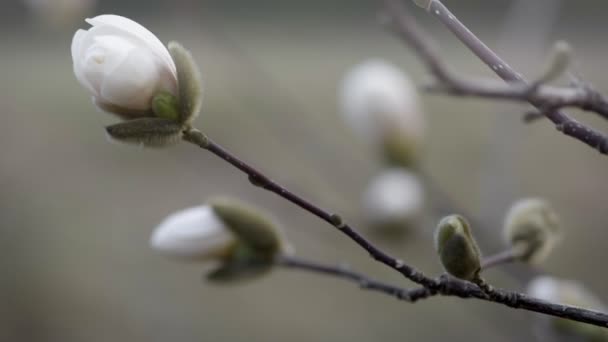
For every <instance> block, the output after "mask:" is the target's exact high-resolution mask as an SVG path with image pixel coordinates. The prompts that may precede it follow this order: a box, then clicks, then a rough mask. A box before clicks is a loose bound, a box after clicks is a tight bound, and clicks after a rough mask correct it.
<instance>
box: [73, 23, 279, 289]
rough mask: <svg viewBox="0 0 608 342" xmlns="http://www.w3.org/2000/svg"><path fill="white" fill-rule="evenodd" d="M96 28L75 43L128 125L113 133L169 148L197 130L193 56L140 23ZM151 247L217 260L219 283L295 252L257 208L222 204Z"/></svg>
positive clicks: (87, 75)
mask: <svg viewBox="0 0 608 342" xmlns="http://www.w3.org/2000/svg"><path fill="white" fill-rule="evenodd" d="M87 22H88V23H89V24H91V25H92V27H91V28H90V29H89V30H78V31H77V32H76V34H75V35H74V38H73V39H72V59H73V63H74V74H75V75H76V78H77V80H78V81H79V82H80V83H81V84H82V85H83V86H84V87H85V88H86V89H87V90H88V91H89V92H90V93H91V95H92V96H93V103H94V104H95V106H96V107H98V108H99V109H101V110H102V111H105V112H109V113H112V114H115V115H117V116H118V117H120V118H121V119H122V120H123V121H122V122H120V123H117V124H114V125H111V126H108V127H106V131H107V133H108V135H109V136H110V137H111V138H112V139H116V140H118V141H122V142H127V143H135V144H138V145H143V146H165V145H168V144H171V143H174V142H177V141H179V140H180V139H181V137H182V135H183V133H184V132H185V131H187V130H190V129H192V127H191V124H192V121H193V120H194V119H195V118H196V117H197V115H198V113H199V111H200V109H201V104H202V82H201V78H200V73H199V70H198V67H197V65H196V63H195V62H194V60H193V58H192V56H191V54H190V53H189V52H188V51H187V50H186V49H185V48H184V47H182V46H181V45H180V44H178V43H176V42H170V43H169V44H168V48H165V46H164V45H163V44H162V43H161V41H160V40H159V39H158V38H157V37H156V36H155V35H154V34H152V33H151V32H150V31H148V30H147V29H146V28H144V27H143V26H141V25H140V24H138V23H136V22H134V21H132V20H130V19H127V18H124V17H121V16H117V15H100V16H97V17H95V18H92V19H87ZM150 245H151V246H152V247H153V248H154V249H156V250H159V251H160V252H162V253H164V254H167V255H171V256H174V257H178V258H181V259H186V260H196V261H205V262H209V261H215V262H219V267H216V268H214V269H213V270H212V271H211V272H209V273H208V274H207V278H208V279H209V280H211V281H215V282H228V281H235V280H240V279H246V278H251V277H252V276H257V275H260V274H263V273H264V272H266V271H268V270H269V269H271V268H272V265H273V264H274V263H275V259H276V257H277V256H279V255H284V254H286V253H288V252H289V250H290V248H289V247H288V244H287V243H286V242H285V239H284V238H283V235H282V234H281V232H280V229H279V228H278V227H277V226H276V224H275V223H274V222H273V221H272V220H270V219H268V218H267V217H266V216H265V215H264V214H261V213H260V212H259V211H258V210H257V209H254V208H251V207H248V206H246V205H244V204H242V203H239V202H237V201H234V200H227V199H218V200H213V201H210V202H209V203H207V204H205V205H203V206H199V207H194V208H189V209H186V210H183V211H180V212H177V213H175V214H172V215H170V216H169V217H167V218H166V219H165V220H164V221H163V222H162V223H161V224H160V225H159V226H158V228H156V230H155V231H154V233H153V235H152V237H151V239H150Z"/></svg>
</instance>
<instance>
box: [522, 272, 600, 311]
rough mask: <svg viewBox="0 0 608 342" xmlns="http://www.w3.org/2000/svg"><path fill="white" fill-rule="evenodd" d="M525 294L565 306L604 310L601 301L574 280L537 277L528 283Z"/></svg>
mask: <svg viewBox="0 0 608 342" xmlns="http://www.w3.org/2000/svg"><path fill="white" fill-rule="evenodd" d="M527 293H528V294H529V295H530V296H532V297H536V298H538V299H542V300H545V301H548V302H554V303H560V304H565V305H575V306H579V307H584V308H590V309H596V310H605V309H606V307H605V306H604V304H603V303H602V301H601V300H600V299H599V298H597V297H596V296H595V295H594V294H593V293H591V292H590V291H589V290H588V289H587V288H585V286H584V285H583V284H582V283H580V282H578V281H575V280H566V279H558V278H554V277H550V276H538V277H536V278H534V279H532V280H531V281H530V283H528V288H527Z"/></svg>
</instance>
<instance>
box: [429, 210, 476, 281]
mask: <svg viewBox="0 0 608 342" xmlns="http://www.w3.org/2000/svg"><path fill="white" fill-rule="evenodd" d="M435 250H436V251H437V254H438V255H439V259H440V261H441V264H442V265H443V268H444V269H445V270H446V271H447V272H448V273H449V274H451V275H453V276H455V277H457V278H460V279H464V280H469V281H472V280H474V279H476V278H477V276H478V275H479V271H480V269H481V252H480V250H479V247H478V246H477V242H476V241H475V238H474V237H473V235H472V234H471V229H470V226H469V223H468V222H467V221H466V219H465V218H464V217H462V216H460V215H450V216H446V217H444V218H443V219H442V220H441V221H440V222H439V224H438V226H437V229H436V230H435Z"/></svg>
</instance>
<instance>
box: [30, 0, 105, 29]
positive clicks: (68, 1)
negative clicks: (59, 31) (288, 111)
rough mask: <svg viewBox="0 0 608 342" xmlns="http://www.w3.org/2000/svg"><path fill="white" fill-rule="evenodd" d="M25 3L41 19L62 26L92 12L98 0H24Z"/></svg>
mask: <svg viewBox="0 0 608 342" xmlns="http://www.w3.org/2000/svg"><path fill="white" fill-rule="evenodd" d="M23 3H24V4H25V5H26V7H27V8H28V9H29V10H30V12H31V13H32V14H33V15H34V16H35V17H36V18H37V19H39V20H40V21H43V22H45V23H48V24H49V25H52V26H57V27H62V26H67V25H70V24H73V23H74V22H76V21H78V20H81V18H82V17H84V16H87V15H88V14H89V13H91V12H92V11H93V9H94V7H95V4H96V3H97V1H96V0H24V1H23Z"/></svg>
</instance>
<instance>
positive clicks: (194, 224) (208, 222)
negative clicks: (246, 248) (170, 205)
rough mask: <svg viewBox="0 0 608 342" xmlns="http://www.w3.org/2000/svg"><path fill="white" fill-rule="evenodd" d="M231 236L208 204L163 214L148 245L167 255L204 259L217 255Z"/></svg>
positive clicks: (231, 240)
mask: <svg viewBox="0 0 608 342" xmlns="http://www.w3.org/2000/svg"><path fill="white" fill-rule="evenodd" d="M234 239H235V238H234V236H233V235H232V233H231V232H230V231H229V230H228V229H227V228H226V227H225V225H224V223H223V222H222V221H221V219H220V218H219V217H218V216H217V215H216V214H215V212H214V211H213V209H212V208H211V207H209V206H200V207H194V208H189V209H185V210H182V211H179V212H177V213H174V214H172V215H170V216H169V217H167V218H166V219H165V220H164V221H163V222H162V223H161V224H160V225H159V226H158V227H157V228H156V230H155V231H154V233H153V234H152V237H151V239H150V246H151V247H152V248H154V249H156V250H159V251H160V252H163V253H165V254H168V255H171V256H176V257H182V258H188V259H204V258H209V257H214V256H217V255H218V254H219V253H221V252H222V251H223V250H225V249H226V248H227V247H228V246H230V244H231V243H232V242H233V241H234Z"/></svg>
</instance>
